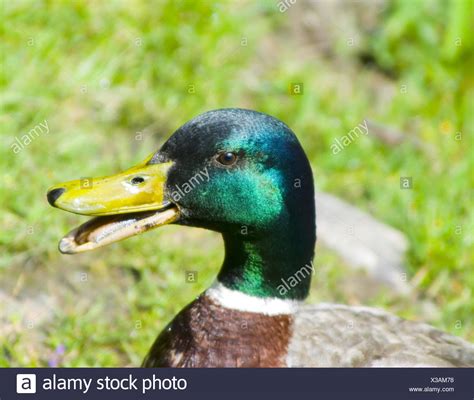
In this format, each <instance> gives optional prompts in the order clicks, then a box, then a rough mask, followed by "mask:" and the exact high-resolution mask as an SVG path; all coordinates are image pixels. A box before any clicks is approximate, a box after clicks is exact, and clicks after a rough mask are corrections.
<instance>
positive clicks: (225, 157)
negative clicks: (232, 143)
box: [217, 151, 237, 165]
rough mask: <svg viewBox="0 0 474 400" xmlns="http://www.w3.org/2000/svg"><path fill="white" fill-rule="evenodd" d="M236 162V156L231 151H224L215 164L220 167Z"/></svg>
mask: <svg viewBox="0 0 474 400" xmlns="http://www.w3.org/2000/svg"><path fill="white" fill-rule="evenodd" d="M236 161H237V154H235V153H232V152H231V151H224V152H222V153H220V154H219V155H218V156H217V162H219V163H220V164H222V165H233V164H235V162H236Z"/></svg>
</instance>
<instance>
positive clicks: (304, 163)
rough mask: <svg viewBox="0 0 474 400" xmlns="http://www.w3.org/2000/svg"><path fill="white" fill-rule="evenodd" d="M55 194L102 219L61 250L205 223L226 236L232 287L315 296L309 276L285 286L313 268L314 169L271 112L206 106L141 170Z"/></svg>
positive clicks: (57, 201)
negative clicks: (283, 286)
mask: <svg viewBox="0 0 474 400" xmlns="http://www.w3.org/2000/svg"><path fill="white" fill-rule="evenodd" d="M47 197H48V201H49V203H50V204H51V205H52V206H54V207H57V208H60V209H63V210H66V211H70V212H73V213H77V214H82V215H89V216H94V217H95V218H93V219H91V220H90V221H88V222H86V223H85V224H83V225H81V226H80V227H78V228H76V229H74V230H72V231H71V232H70V233H69V234H67V235H66V236H65V237H64V238H63V239H62V240H61V241H60V244H59V250H60V251H61V252H62V253H66V254H74V253H79V252H83V251H88V250H93V249H95V248H98V247H101V246H104V245H106V244H109V243H112V242H115V241H118V240H122V239H125V238H127V237H130V236H133V235H136V234H139V233H142V232H145V231H147V230H150V229H153V228H156V227H158V226H162V225H165V224H171V223H172V224H180V225H188V226H195V227H201V228H206V229H211V230H215V231H218V232H221V233H222V235H223V237H224V242H225V248H226V256H225V260H224V263H223V266H222V269H221V271H220V273H219V276H218V279H219V280H220V281H221V283H223V284H224V285H226V286H228V287H230V288H232V289H237V290H241V291H243V292H245V293H248V294H252V295H256V296H262V297H265V296H274V297H285V298H303V297H305V296H306V294H307V291H308V288H309V281H310V277H304V278H302V279H300V280H299V281H298V285H296V286H295V287H294V288H292V289H291V290H288V291H287V293H282V292H283V291H282V290H281V288H280V289H278V288H279V286H280V285H281V284H282V282H283V281H282V280H286V279H290V278H291V277H292V275H294V274H295V273H297V271H299V270H300V269H301V268H302V267H304V266H306V265H308V264H310V265H312V264H311V263H312V258H313V255H314V244H315V240H316V238H315V207H314V189H313V177H312V172H311V168H310V164H309V162H308V160H307V157H306V155H305V153H304V151H303V149H302V147H301V145H300V144H299V142H298V140H297V138H296V136H295V135H294V133H293V132H292V131H291V130H290V129H289V128H288V127H287V126H286V125H285V124H284V123H283V122H281V121H279V120H277V119H276V118H273V117H271V116H269V115H266V114H262V113H258V112H255V111H250V110H243V109H221V110H214V111H209V112H206V113H204V114H202V115H200V116H198V117H196V118H194V119H192V120H191V121H189V122H187V123H186V124H185V125H183V126H182V127H181V128H179V129H178V130H177V131H176V132H175V133H174V134H173V135H172V136H171V137H170V138H169V139H168V141H167V142H165V143H164V144H163V146H162V147H161V149H160V150H158V151H157V152H156V153H154V154H152V155H151V156H149V157H148V158H147V159H146V160H145V161H144V162H143V163H141V164H139V165H138V166H136V167H133V168H131V169H129V170H126V171H124V172H121V173H119V174H116V175H113V176H108V177H102V178H93V179H82V180H75V181H70V182H65V183H61V184H58V185H55V186H53V187H51V188H50V189H49V190H48V194H47ZM288 292H289V293H288Z"/></svg>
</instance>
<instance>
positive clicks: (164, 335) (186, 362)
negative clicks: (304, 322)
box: [142, 295, 292, 367]
mask: <svg viewBox="0 0 474 400" xmlns="http://www.w3.org/2000/svg"><path fill="white" fill-rule="evenodd" d="M291 325H292V317H291V316H290V315H277V316H268V315H263V314H259V313H253V312H243V311H238V310H232V309H228V308H224V307H222V306H220V305H218V304H216V303H215V302H214V301H213V300H211V299H210V298H209V297H207V296H206V295H201V296H200V297H199V298H198V299H196V300H195V301H194V302H192V303H191V304H189V305H188V306H187V307H185V308H184V309H183V310H182V311H181V312H180V313H179V314H178V315H177V316H176V317H175V318H174V319H173V320H172V321H171V322H170V323H169V324H168V326H167V327H166V328H165V329H164V330H163V332H161V334H160V335H159V336H158V338H157V339H156V341H155V343H154V344H153V346H152V348H151V349H150V351H149V353H148V355H147V356H146V358H145V360H144V361H143V364H142V365H143V366H144V367H285V366H286V363H285V358H286V354H287V349H288V343H289V340H290V335H291V334H290V331H291Z"/></svg>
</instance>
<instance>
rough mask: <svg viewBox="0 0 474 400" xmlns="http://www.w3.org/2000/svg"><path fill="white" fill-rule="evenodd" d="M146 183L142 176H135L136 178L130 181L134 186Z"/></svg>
mask: <svg viewBox="0 0 474 400" xmlns="http://www.w3.org/2000/svg"><path fill="white" fill-rule="evenodd" d="M143 182H145V179H144V178H142V177H141V176H135V177H134V178H132V180H131V181H130V183H131V184H132V185H139V184H140V183H143Z"/></svg>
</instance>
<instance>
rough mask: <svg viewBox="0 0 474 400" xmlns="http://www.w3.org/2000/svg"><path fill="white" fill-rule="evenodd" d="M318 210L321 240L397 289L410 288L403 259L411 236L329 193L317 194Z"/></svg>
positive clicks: (318, 230)
mask: <svg viewBox="0 0 474 400" xmlns="http://www.w3.org/2000/svg"><path fill="white" fill-rule="evenodd" d="M316 214H317V218H316V222H317V234H318V240H320V241H321V242H322V243H323V244H324V245H325V246H327V247H328V248H330V249H332V250H333V251H335V252H336V253H337V254H338V255H339V256H340V257H341V258H342V259H343V260H344V261H345V262H346V263H347V264H348V265H349V266H351V267H354V268H363V269H364V270H366V271H367V273H368V275H369V276H370V277H372V278H373V279H374V280H376V281H379V282H381V283H384V284H387V285H389V286H390V287H391V288H392V289H394V290H395V291H396V292H397V293H400V294H406V293H408V292H409V291H410V286H409V284H408V283H407V274H406V272H405V268H404V262H403V261H404V255H405V252H406V250H407V248H408V240H407V239H406V238H405V236H404V235H403V234H402V233H401V232H400V231H398V230H396V229H394V228H392V227H390V226H388V225H385V224H383V223H382V222H380V221H377V220H376V219H375V218H374V217H372V216H371V215H369V214H367V213H366V212H364V211H361V210H359V209H358V208H356V207H354V206H352V205H350V204H348V203H346V202H345V201H343V200H341V199H339V198H337V197H335V196H333V195H331V194H328V193H323V192H318V193H317V194H316Z"/></svg>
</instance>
